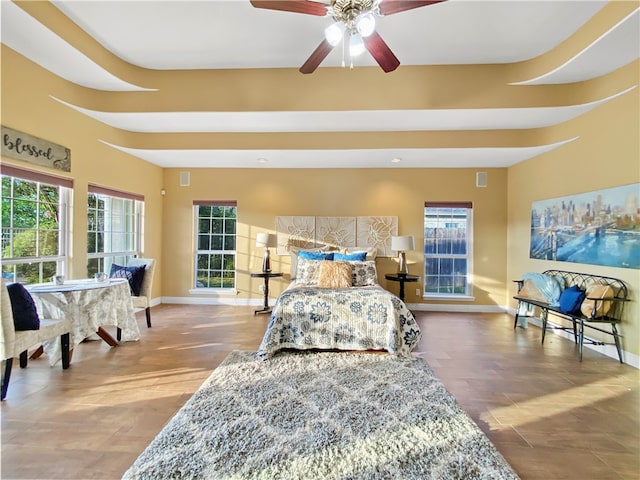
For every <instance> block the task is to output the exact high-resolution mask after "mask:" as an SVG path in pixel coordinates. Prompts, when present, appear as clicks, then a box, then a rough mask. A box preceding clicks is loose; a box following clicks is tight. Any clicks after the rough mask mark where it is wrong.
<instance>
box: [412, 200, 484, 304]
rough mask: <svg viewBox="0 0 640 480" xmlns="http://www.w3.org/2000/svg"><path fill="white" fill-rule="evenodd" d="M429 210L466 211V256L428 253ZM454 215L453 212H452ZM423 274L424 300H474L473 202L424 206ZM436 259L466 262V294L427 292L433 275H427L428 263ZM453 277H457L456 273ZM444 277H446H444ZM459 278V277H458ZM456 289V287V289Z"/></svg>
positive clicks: (429, 203) (435, 203) (438, 203)
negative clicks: (429, 279) (429, 280)
mask: <svg viewBox="0 0 640 480" xmlns="http://www.w3.org/2000/svg"><path fill="white" fill-rule="evenodd" d="M429 208H434V209H436V208H437V209H443V208H445V209H446V208H449V209H452V210H453V209H465V210H466V216H465V222H466V227H465V242H466V253H465V254H453V253H449V254H447V253H444V254H442V253H427V241H428V240H429V239H430V237H429V236H428V235H427V213H428V209H429ZM452 213H453V212H452ZM423 257H424V264H423V274H424V282H423V289H422V297H423V298H424V299H440V300H442V299H450V300H474V296H473V284H474V282H473V204H472V202H425V204H424V243H423ZM434 258H438V259H453V260H456V259H464V260H465V261H466V274H465V275H464V278H465V279H466V281H465V291H464V293H455V292H452V293H447V292H440V291H438V292H433V291H427V285H428V282H427V278H428V277H432V276H433V275H427V273H428V272H427V268H428V261H429V260H431V259H434ZM451 275H453V276H456V275H455V273H452V274H451ZM443 276H444V275H443ZM458 276H459V275H458ZM438 277H440V274H438ZM454 288H455V287H454Z"/></svg>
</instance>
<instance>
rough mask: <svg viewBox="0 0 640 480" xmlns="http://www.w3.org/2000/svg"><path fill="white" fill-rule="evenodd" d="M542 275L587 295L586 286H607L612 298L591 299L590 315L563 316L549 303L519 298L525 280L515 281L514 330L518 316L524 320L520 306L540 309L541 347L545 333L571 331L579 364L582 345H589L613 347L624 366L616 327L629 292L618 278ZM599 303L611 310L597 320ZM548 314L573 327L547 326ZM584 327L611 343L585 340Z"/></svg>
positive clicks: (557, 272) (560, 273)
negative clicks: (604, 303) (558, 280)
mask: <svg viewBox="0 0 640 480" xmlns="http://www.w3.org/2000/svg"><path fill="white" fill-rule="evenodd" d="M542 273H543V275H550V276H555V277H556V278H561V279H563V280H564V288H568V287H571V286H572V285H576V286H578V287H579V288H580V289H581V290H584V291H586V290H587V288H588V287H589V286H591V285H594V284H596V285H608V286H610V287H611V288H612V289H613V292H614V295H613V296H612V297H606V298H590V300H592V301H593V302H594V307H593V310H592V312H591V315H584V314H583V313H582V312H580V311H578V312H576V313H563V312H562V311H560V308H559V306H557V305H549V304H548V303H545V302H543V301H540V300H536V299H531V298H528V297H524V296H520V295H518V294H519V293H520V290H521V289H522V286H523V284H524V280H514V281H515V282H516V283H517V284H518V294H516V295H515V296H514V297H513V298H514V299H515V300H517V301H518V308H517V310H516V315H515V321H514V323H513V328H514V329H515V328H516V326H517V324H518V318H519V317H520V316H527V315H519V312H520V306H521V304H523V303H526V304H529V305H534V306H536V307H538V308H539V309H540V320H542V343H544V337H545V333H546V331H547V329H559V330H564V331H573V338H574V341H575V342H576V343H577V344H578V350H579V355H580V361H582V346H583V344H584V342H587V343H588V344H591V345H615V346H616V349H617V351H618V358H619V359H620V363H624V362H623V361H622V348H621V345H620V338H621V335H620V334H619V333H618V329H617V327H616V325H617V324H618V323H621V322H622V313H623V310H624V305H625V303H626V302H628V301H629V297H628V296H629V292H628V290H627V286H626V285H625V283H624V282H623V281H622V280H619V279H617V278H612V277H603V276H601V275H591V274H587V273H576V272H568V271H564V270H545V271H544V272H542ZM602 302H610V303H609V304H610V307H609V309H608V310H607V311H606V313H605V314H604V315H601V316H598V315H597V312H598V311H600V310H601V308H600V307H601V306H602V305H603V303H602ZM549 313H551V314H552V315H555V316H557V317H559V318H563V319H565V320H569V321H571V322H572V326H571V327H567V326H563V325H560V324H549V323H548V316H549ZM605 324H609V325H611V330H606V329H605V328H604V327H605ZM585 327H587V328H591V329H593V330H597V331H599V332H602V333H605V334H607V335H611V336H612V337H613V340H614V341H613V343H611V342H603V341H600V340H595V339H593V338H588V337H585V336H584V329H585Z"/></svg>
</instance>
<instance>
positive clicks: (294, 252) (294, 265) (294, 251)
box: [289, 245, 334, 281]
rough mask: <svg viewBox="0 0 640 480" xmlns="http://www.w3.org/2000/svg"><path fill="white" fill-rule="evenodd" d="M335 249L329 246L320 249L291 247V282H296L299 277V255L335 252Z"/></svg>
mask: <svg viewBox="0 0 640 480" xmlns="http://www.w3.org/2000/svg"><path fill="white" fill-rule="evenodd" d="M333 250H334V249H333V248H331V247H328V246H324V247H318V248H304V249H303V248H300V247H296V246H294V245H290V246H289V255H290V257H291V270H290V271H289V274H290V275H291V281H293V280H296V277H297V276H298V254H299V253H300V252H303V251H306V252H328V251H333Z"/></svg>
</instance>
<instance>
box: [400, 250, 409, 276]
mask: <svg viewBox="0 0 640 480" xmlns="http://www.w3.org/2000/svg"><path fill="white" fill-rule="evenodd" d="M408 274H409V265H407V256H406V254H405V252H400V253H398V275H408Z"/></svg>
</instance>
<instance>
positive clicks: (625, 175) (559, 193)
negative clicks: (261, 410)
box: [506, 61, 640, 355]
mask: <svg viewBox="0 0 640 480" xmlns="http://www.w3.org/2000/svg"><path fill="white" fill-rule="evenodd" d="M639 70H640V67H639V62H637V61H636V62H633V63H632V64H630V65H628V66H627V67H625V68H623V69H621V70H620V71H618V72H616V73H615V74H612V75H609V76H607V77H603V78H600V79H597V80H593V81H591V82H586V83H585V84H583V85H577V86H576V88H583V89H585V90H589V91H594V92H597V95H603V96H606V95H610V94H612V93H613V92H614V91H621V90H622V89H624V88H627V87H630V86H632V85H637V83H638V78H640V75H639ZM638 90H639V89H638V88H636V89H635V90H633V91H632V92H630V93H628V94H626V95H624V96H621V97H619V98H617V99H615V100H613V101H611V102H609V103H607V104H605V105H602V106H600V107H598V108H596V109H594V110H593V111H591V112H588V113H586V114H584V115H582V116H580V117H578V118H576V119H575V120H572V121H569V122H566V123H563V124H561V125H558V126H557V127H554V128H551V129H548V131H547V132H546V135H548V136H550V137H553V138H572V137H574V136H579V138H578V139H577V140H576V141H574V142H572V143H569V144H567V145H565V146H563V147H562V148H559V149H557V150H555V151H553V152H550V153H547V154H545V155H541V156H539V157H536V158H534V159H531V160H528V161H526V162H522V163H519V164H517V165H515V166H513V167H511V168H510V169H509V181H508V232H509V233H508V248H507V263H508V268H507V278H508V279H509V280H513V279H517V278H520V275H522V274H523V273H525V272H542V271H544V270H546V269H549V268H556V269H559V270H569V271H578V272H586V273H594V274H598V275H605V276H610V277H615V278H620V279H622V280H624V281H625V282H626V283H627V285H628V286H629V289H630V296H631V299H632V302H630V303H628V304H627V306H626V307H625V308H626V312H625V318H624V322H623V324H622V327H621V333H622V335H624V342H623V344H624V349H625V350H627V351H629V352H632V353H634V354H635V355H638V354H639V351H640V321H639V320H640V305H639V304H638V300H639V299H640V271H639V270H636V269H625V268H607V267H600V266H596V265H584V264H576V263H570V262H553V261H544V260H532V259H530V258H529V228H530V224H531V222H530V215H531V204H532V202H535V201H537V200H544V199H549V198H556V197H564V196H567V195H572V194H577V193H584V192H590V191H595V190H601V189H606V188H611V187H615V186H620V185H628V184H632V183H637V182H640V133H639V132H640V122H639V116H640V114H639V112H640V107H639V105H640V99H639V91H638ZM507 285H508V287H509V288H508V289H507V292H506V300H507V303H508V304H510V305H511V306H514V305H515V303H514V301H513V300H512V299H511V297H512V295H513V294H514V293H515V286H514V284H513V283H512V282H511V283H510V282H507ZM590 333H591V332H590ZM609 340H610V338H609Z"/></svg>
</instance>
